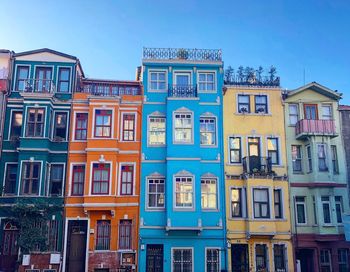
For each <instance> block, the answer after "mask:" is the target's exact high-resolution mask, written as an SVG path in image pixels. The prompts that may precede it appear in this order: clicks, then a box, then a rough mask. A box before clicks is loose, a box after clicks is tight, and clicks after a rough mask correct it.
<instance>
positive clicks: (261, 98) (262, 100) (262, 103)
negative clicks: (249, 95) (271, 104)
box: [255, 95, 268, 113]
mask: <svg viewBox="0 0 350 272" xmlns="http://www.w3.org/2000/svg"><path fill="white" fill-rule="evenodd" d="M255 113H268V107H267V95H256V96H255Z"/></svg>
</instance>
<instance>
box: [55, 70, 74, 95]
mask: <svg viewBox="0 0 350 272" xmlns="http://www.w3.org/2000/svg"><path fill="white" fill-rule="evenodd" d="M62 70H68V71H69V74H68V80H62V79H61V71H62ZM71 80H72V68H71V67H68V66H59V67H58V68H57V93H71ZM61 82H67V83H68V90H67V91H61V85H60V83H61Z"/></svg>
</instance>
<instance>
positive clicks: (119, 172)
mask: <svg viewBox="0 0 350 272" xmlns="http://www.w3.org/2000/svg"><path fill="white" fill-rule="evenodd" d="M125 165H132V166H133V172H134V173H133V181H132V195H122V194H121V191H120V185H121V182H122V166H125ZM136 173H137V171H136V162H120V163H119V167H118V182H116V185H117V186H118V187H117V192H118V196H119V197H131V196H135V195H136V188H135V186H136V179H137V178H138V177H137V176H136ZM111 185H112V184H111Z"/></svg>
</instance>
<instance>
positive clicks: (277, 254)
mask: <svg viewBox="0 0 350 272" xmlns="http://www.w3.org/2000/svg"><path fill="white" fill-rule="evenodd" d="M286 255H287V254H286V247H285V246H284V245H276V244H275V245H273V257H274V258H273V259H274V264H275V271H276V272H286V271H287V258H286Z"/></svg>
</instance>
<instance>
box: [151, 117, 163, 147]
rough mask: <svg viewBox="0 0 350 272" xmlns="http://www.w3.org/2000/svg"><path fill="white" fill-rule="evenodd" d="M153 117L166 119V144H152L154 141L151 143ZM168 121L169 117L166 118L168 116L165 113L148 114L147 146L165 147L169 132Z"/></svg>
mask: <svg viewBox="0 0 350 272" xmlns="http://www.w3.org/2000/svg"><path fill="white" fill-rule="evenodd" d="M151 118H159V119H160V118H163V119H164V124H165V128H164V140H165V142H164V144H152V143H150V137H151V136H150V134H151V133H150V132H151V130H150V125H151ZM166 122H167V118H166V116H165V115H157V114H149V115H148V116H147V146H148V147H164V146H166V139H167V138H166V134H167V132H166V127H167V126H166Z"/></svg>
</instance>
